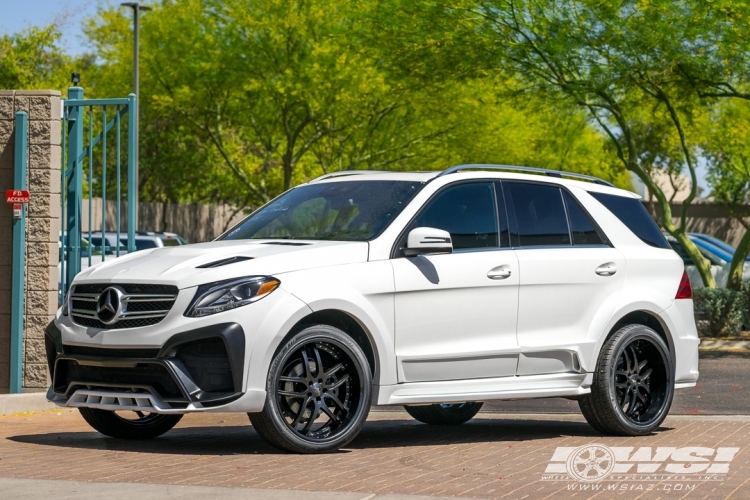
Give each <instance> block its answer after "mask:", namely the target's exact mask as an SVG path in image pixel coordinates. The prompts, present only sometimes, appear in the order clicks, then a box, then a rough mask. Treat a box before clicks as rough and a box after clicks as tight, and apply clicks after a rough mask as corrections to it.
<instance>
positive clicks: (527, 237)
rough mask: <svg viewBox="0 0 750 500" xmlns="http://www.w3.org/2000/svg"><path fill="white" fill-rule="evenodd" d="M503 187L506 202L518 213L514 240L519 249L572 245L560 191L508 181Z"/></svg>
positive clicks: (548, 187) (538, 185)
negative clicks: (524, 247)
mask: <svg viewBox="0 0 750 500" xmlns="http://www.w3.org/2000/svg"><path fill="white" fill-rule="evenodd" d="M503 186H504V187H505V194H506V198H505V203H506V204H507V205H510V206H511V207H512V211H513V212H514V214H515V221H516V229H515V233H516V234H517V237H514V239H515V240H516V241H517V244H518V245H519V246H539V245H545V246H551V245H552V246H559V245H570V233H569V232H568V221H567V219H566V217H565V207H564V206H563V199H562V195H561V193H560V188H557V187H555V186H545V185H542V184H530V183H528V184H527V183H521V182H504V183H503ZM509 211H510V209H509Z"/></svg>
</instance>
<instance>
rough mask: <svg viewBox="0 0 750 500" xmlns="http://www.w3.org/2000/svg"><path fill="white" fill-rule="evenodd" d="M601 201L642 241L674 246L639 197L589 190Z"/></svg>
mask: <svg viewBox="0 0 750 500" xmlns="http://www.w3.org/2000/svg"><path fill="white" fill-rule="evenodd" d="M589 194H590V195H591V196H593V197H594V198H595V199H596V200H597V201H598V202H599V203H601V204H602V205H604V206H605V207H607V209H608V210H609V211H610V212H612V213H613V214H615V216H616V217H617V218H618V219H620V222H622V223H623V224H625V225H626V226H627V227H628V229H630V230H631V231H632V232H633V233H634V234H635V235H636V236H638V237H639V238H640V239H641V241H643V242H644V243H646V244H648V245H651V246H652V247H656V248H672V247H670V246H669V243H667V240H666V239H665V238H664V235H663V234H661V231H660V230H659V226H657V225H656V222H654V219H652V218H651V216H650V215H649V213H648V211H646V207H644V206H643V204H642V203H641V201H640V200H638V199H637V198H629V197H625V196H617V195H613V194H604V193H595V192H591V191H589Z"/></svg>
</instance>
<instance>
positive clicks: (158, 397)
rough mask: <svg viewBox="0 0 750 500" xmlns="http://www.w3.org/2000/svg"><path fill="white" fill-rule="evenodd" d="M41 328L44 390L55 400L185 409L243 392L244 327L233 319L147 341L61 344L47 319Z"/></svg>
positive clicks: (165, 410)
mask: <svg viewBox="0 0 750 500" xmlns="http://www.w3.org/2000/svg"><path fill="white" fill-rule="evenodd" d="M45 333H46V335H45V347H46V353H47V362H48V364H49V370H50V374H51V376H52V385H51V386H50V389H49V391H48V393H47V398H48V399H49V400H50V401H51V402H53V403H55V404H57V405H60V406H72V407H81V406H84V407H90V408H100V409H106V410H135V411H147V412H155V413H185V412H190V411H199V410H203V409H206V408H213V407H217V406H222V405H226V404H229V403H231V402H233V401H236V400H237V399H239V398H240V397H241V396H242V395H243V391H242V386H243V380H244V376H245V374H244V369H243V367H244V360H245V349H246V345H245V332H244V331H243V329H242V327H241V326H240V325H239V324H237V323H222V324H218V325H213V326H209V327H204V328H199V329H195V330H190V331H186V332H182V333H179V334H176V335H173V336H172V337H170V338H169V339H168V340H167V342H165V343H164V345H163V346H162V347H161V348H154V349H131V348H105V347H82V346H75V345H65V344H63V342H62V334H61V332H60V330H59V329H58V328H57V326H56V325H55V323H54V322H52V323H50V324H49V325H48V326H47V329H46V331H45Z"/></svg>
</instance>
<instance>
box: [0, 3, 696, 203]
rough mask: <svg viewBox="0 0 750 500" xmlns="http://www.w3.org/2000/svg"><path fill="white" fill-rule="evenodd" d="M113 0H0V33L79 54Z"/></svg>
mask: <svg viewBox="0 0 750 500" xmlns="http://www.w3.org/2000/svg"><path fill="white" fill-rule="evenodd" d="M115 2H117V3H119V0H0V12H2V16H0V33H2V34H10V33H15V32H16V31H20V30H22V29H24V28H27V27H29V26H45V25H48V24H50V23H52V22H53V21H58V23H59V25H60V31H62V34H63V36H62V40H61V44H62V46H63V48H64V49H65V50H66V51H67V52H68V53H69V54H71V55H77V54H81V53H82V52H85V51H86V49H87V46H86V44H85V40H84V37H83V32H82V31H81V25H82V23H83V20H84V19H85V18H87V17H89V16H92V15H94V14H96V8H97V6H98V5H99V4H105V5H106V4H113V3H115ZM143 3H147V2H143ZM697 174H698V185H699V186H701V187H703V188H704V189H706V186H707V183H706V169H705V166H704V165H701V164H699V166H698V168H697ZM705 194H706V193H704V196H705Z"/></svg>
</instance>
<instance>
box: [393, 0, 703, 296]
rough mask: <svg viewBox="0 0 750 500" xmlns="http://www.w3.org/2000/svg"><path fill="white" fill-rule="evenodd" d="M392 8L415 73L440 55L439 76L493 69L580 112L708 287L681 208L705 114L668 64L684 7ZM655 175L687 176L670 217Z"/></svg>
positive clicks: (516, 2)
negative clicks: (419, 61)
mask: <svg viewBox="0 0 750 500" xmlns="http://www.w3.org/2000/svg"><path fill="white" fill-rule="evenodd" d="M383 1H384V2H385V3H386V4H389V5H391V4H393V2H397V3H399V0H383ZM400 4H401V6H402V9H403V12H404V14H403V15H402V16H401V18H400V25H401V26H400V27H399V26H398V25H397V27H395V28H393V29H392V31H393V32H394V38H400V39H401V40H402V41H405V42H406V43H407V44H408V45H409V47H408V51H409V52H411V53H412V54H420V55H421V56H423V57H425V59H426V60H428V61H431V62H430V63H426V64H424V65H423V66H424V68H425V69H426V71H425V72H424V73H425V75H426V74H428V73H429V70H430V69H432V68H434V67H440V64H439V61H440V60H441V58H443V59H444V60H445V61H446V66H447V67H446V68H444V70H443V75H445V74H446V73H450V69H451V68H456V69H455V71H456V72H459V71H461V70H463V71H468V72H471V71H474V72H477V71H491V70H500V71H504V72H506V73H508V74H510V75H512V77H513V78H514V79H515V81H517V82H518V85H517V87H516V92H517V93H518V94H526V95H529V96H534V97H535V98H545V99H547V100H548V101H549V102H560V101H564V102H567V103H569V104H572V105H575V106H577V107H579V108H580V109H582V110H585V111H586V112H587V113H588V115H589V117H590V119H591V121H592V123H594V124H595V125H596V126H597V127H598V128H599V129H600V130H601V131H602V132H603V133H604V134H605V135H606V136H607V137H608V138H609V141H610V144H611V145H612V148H613V150H614V153H615V155H616V157H617V159H618V161H619V162H620V163H621V165H622V166H623V167H624V168H626V169H627V170H629V171H630V172H633V173H634V174H635V175H637V176H638V178H639V179H640V180H641V181H642V182H643V183H644V184H645V186H646V187H647V188H648V190H649V191H650V192H651V193H652V195H653V196H654V197H655V198H656V200H657V202H658V205H659V207H660V208H661V211H662V213H663V221H662V223H663V226H664V228H665V229H666V230H667V231H668V232H669V233H670V234H671V235H672V236H674V237H675V238H676V239H677V240H678V241H679V242H680V243H681V244H682V245H683V247H684V248H685V250H686V251H687V253H688V254H689V255H690V257H691V258H692V259H693V261H694V262H695V263H696V266H697V268H698V271H699V272H700V275H701V278H702V279H703V282H704V284H705V285H706V286H708V287H715V286H716V283H715V280H714V278H713V276H712V275H711V272H710V265H709V263H708V261H707V260H706V259H705V258H704V257H703V256H702V255H701V253H700V251H699V250H698V248H697V247H696V246H695V244H693V242H692V241H691V240H690V239H689V238H688V236H687V234H686V224H687V209H688V207H689V205H690V203H691V202H692V201H693V200H694V199H695V197H696V196H697V188H698V186H697V177H696V172H695V167H696V157H697V154H698V152H699V151H698V145H699V138H698V137H697V136H696V134H697V131H696V130H695V128H696V127H694V126H693V123H694V121H695V120H698V119H701V117H702V115H704V114H705V113H706V112H707V109H706V107H705V103H704V102H703V101H702V100H701V98H700V97H699V96H698V95H696V94H695V93H694V92H693V93H691V92H686V91H685V85H684V78H683V75H682V73H681V71H680V70H679V68H678V61H675V60H672V59H671V58H670V57H671V55H672V53H673V51H674V49H673V45H674V43H675V41H674V40H675V39H678V40H679V37H680V36H681V32H680V29H681V28H680V26H681V25H680V24H679V23H678V22H677V21H678V20H680V19H681V18H682V17H684V18H691V17H690V16H691V15H692V14H691V12H690V9H689V7H687V6H685V5H682V3H681V2H674V1H666V0H665V1H652V2H642V1H637V0H618V1H615V2H602V1H601V0H573V1H570V0H566V1H563V0H542V1H539V0H461V1H459V2H453V3H452V4H451V5H450V6H448V7H446V6H445V5H444V4H442V3H440V2H424V3H422V4H419V6H414V4H411V3H409V2H400ZM675 4H680V5H677V7H675ZM690 26H691V28H694V27H695V26H696V23H691V25H690ZM705 29H710V27H707V28H705ZM397 55H398V54H397ZM461 56H463V57H461ZM436 61H437V62H436ZM472 67H473V69H472ZM658 168H668V169H669V171H670V172H671V173H676V172H683V173H684V174H686V175H687V177H688V178H689V179H690V191H689V194H688V196H687V197H686V198H685V200H684V201H683V202H681V206H680V207H679V210H678V211H677V213H673V211H672V206H671V204H670V200H669V199H668V198H667V196H666V195H665V194H664V191H663V190H662V189H661V187H660V186H659V184H658V183H657V182H656V181H655V180H654V177H653V176H652V175H651V174H652V172H653V171H654V169H658Z"/></svg>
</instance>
